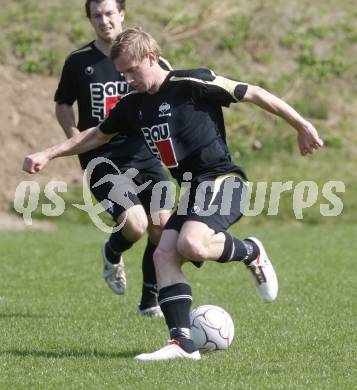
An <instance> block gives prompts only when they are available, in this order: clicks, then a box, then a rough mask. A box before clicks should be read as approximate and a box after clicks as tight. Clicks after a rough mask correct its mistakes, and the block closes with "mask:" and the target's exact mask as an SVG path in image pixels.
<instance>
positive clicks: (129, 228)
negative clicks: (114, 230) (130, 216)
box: [123, 219, 148, 241]
mask: <svg viewBox="0 0 357 390" xmlns="http://www.w3.org/2000/svg"><path fill="white" fill-rule="evenodd" d="M147 227H148V223H147V220H145V219H143V220H139V221H138V220H136V221H128V223H126V224H125V225H124V227H123V234H124V236H125V237H126V238H127V239H128V240H130V241H137V240H139V239H140V238H141V237H142V236H143V235H144V234H145V232H146V229H147Z"/></svg>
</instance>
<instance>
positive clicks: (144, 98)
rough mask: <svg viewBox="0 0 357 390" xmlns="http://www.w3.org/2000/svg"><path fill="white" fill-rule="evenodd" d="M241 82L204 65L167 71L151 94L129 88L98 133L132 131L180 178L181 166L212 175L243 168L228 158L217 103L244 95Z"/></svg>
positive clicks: (235, 100) (186, 170)
mask: <svg viewBox="0 0 357 390" xmlns="http://www.w3.org/2000/svg"><path fill="white" fill-rule="evenodd" d="M246 90H247V84H244V83H241V82H239V81H235V80H231V79H228V78H225V77H222V76H217V75H215V74H214V73H213V72H212V71H210V70H208V69H194V70H184V71H183V70H181V71H171V72H170V73H169V74H168V76H167V77H166V79H165V81H164V82H163V84H162V85H161V87H160V89H159V91H158V92H157V93H155V94H152V95H149V94H148V93H138V92H132V93H129V94H128V95H127V96H126V97H125V98H124V99H122V101H121V102H120V103H119V104H118V105H117V106H116V107H115V108H114V109H113V110H112V111H111V113H110V115H109V116H108V117H107V119H106V120H105V121H104V122H103V123H101V125H100V129H101V131H103V132H104V133H114V132H119V133H120V134H128V133H130V132H131V133H136V134H140V133H141V135H142V136H143V137H144V138H145V141H146V143H147V145H148V147H149V149H150V150H151V152H152V153H153V155H155V156H157V157H159V158H160V159H161V160H162V162H163V163H164V164H165V165H166V166H167V167H168V168H169V169H170V171H171V173H172V175H173V176H174V177H175V178H176V179H177V180H178V181H179V182H180V181H181V180H182V175H183V173H184V172H192V173H193V176H194V177H196V178H197V177H202V178H205V177H212V176H215V175H217V176H218V175H221V174H222V173H225V172H238V173H239V174H240V175H242V176H243V177H244V178H245V174H244V172H243V170H242V169H241V168H240V167H238V166H236V165H235V164H234V163H233V162H232V159H231V156H230V154H229V151H228V148H227V144H226V134H225V127H224V120H223V112H222V106H229V105H230V103H233V102H238V101H239V100H240V99H242V98H243V97H244V94H245V92H246Z"/></svg>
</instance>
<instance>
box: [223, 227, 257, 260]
mask: <svg viewBox="0 0 357 390" xmlns="http://www.w3.org/2000/svg"><path fill="white" fill-rule="evenodd" d="M222 233H223V234H224V235H225V236H226V241H225V242H224V249H223V253H222V255H221V257H220V258H219V259H218V260H217V261H218V262H219V263H228V262H230V261H243V262H244V263H245V264H249V263H250V262H252V261H253V260H255V259H256V258H257V256H258V255H259V248H258V246H257V244H256V243H255V242H253V241H251V240H249V239H246V240H243V241H242V240H238V238H235V237H233V236H231V235H230V234H229V233H228V232H222Z"/></svg>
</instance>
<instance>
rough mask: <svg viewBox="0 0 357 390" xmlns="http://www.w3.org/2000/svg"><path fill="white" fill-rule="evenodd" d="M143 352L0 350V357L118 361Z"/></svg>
mask: <svg viewBox="0 0 357 390" xmlns="http://www.w3.org/2000/svg"><path fill="white" fill-rule="evenodd" d="M141 352H142V351H120V352H104V351H31V350H26V349H24V350H19V349H8V350H0V355H13V356H19V357H43V358H48V359H53V358H55V359H64V358H71V357H72V358H73V357H74V358H83V357H84V358H87V357H94V358H104V359H117V358H133V357H134V356H136V355H138V354H139V353H141Z"/></svg>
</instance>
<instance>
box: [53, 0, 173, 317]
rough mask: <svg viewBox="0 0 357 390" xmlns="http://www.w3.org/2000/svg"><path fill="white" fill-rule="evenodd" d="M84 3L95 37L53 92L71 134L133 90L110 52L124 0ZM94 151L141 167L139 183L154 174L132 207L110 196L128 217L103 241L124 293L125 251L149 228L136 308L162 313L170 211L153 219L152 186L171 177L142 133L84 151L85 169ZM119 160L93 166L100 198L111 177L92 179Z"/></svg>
mask: <svg viewBox="0 0 357 390" xmlns="http://www.w3.org/2000/svg"><path fill="white" fill-rule="evenodd" d="M85 9H86V14H87V17H88V19H89V20H90V22H91V24H92V26H93V28H94V30H95V32H96V35H97V38H96V40H94V41H92V42H90V43H89V44H87V45H85V46H84V47H82V48H81V49H79V50H76V51H74V52H73V53H71V54H70V55H69V56H68V58H67V59H66V61H65V64H64V67H63V71H62V75H61V79H60V82H59V85H58V89H57V91H56V94H55V101H56V115H57V119H58V121H59V123H60V125H61V126H62V128H63V130H64V131H65V133H66V135H67V137H71V136H73V135H74V134H76V133H78V132H79V131H83V130H86V129H88V128H89V127H95V126H97V125H98V124H99V123H100V122H102V121H103V120H104V119H105V117H106V116H107V115H108V114H109V111H110V110H111V109H112V108H113V107H114V106H115V104H116V103H117V102H118V101H119V99H120V98H121V97H122V96H123V95H125V94H126V93H128V92H129V90H130V87H129V85H128V84H127V83H126V81H125V79H124V77H123V75H121V74H120V73H119V72H118V71H117V70H116V69H115V67H114V65H113V63H112V61H111V60H110V58H109V57H108V55H109V48H110V44H111V43H112V42H113V40H114V38H115V37H116V36H117V35H118V34H119V33H120V32H121V31H122V21H123V19H124V14H125V0H117V1H116V0H99V1H98V0H87V1H86V4H85ZM160 64H161V66H163V67H164V68H165V69H169V68H170V67H169V64H167V63H166V61H165V60H163V59H162V58H160ZM75 101H77V103H78V114H79V115H78V116H79V118H78V124H77V125H76V123H75V114H74V110H73V107H72V105H73V103H74V102H75ZM96 157H104V158H106V159H109V160H110V161H112V162H113V163H114V164H115V166H116V167H117V168H118V169H119V170H120V171H121V172H125V171H126V170H127V169H128V168H135V169H137V170H139V174H138V175H137V176H136V177H135V179H134V181H136V184H138V185H140V184H143V183H145V182H147V181H148V180H152V184H151V185H150V186H148V187H147V189H145V190H144V191H142V192H141V193H140V194H138V196H133V195H131V198H130V200H131V201H132V203H133V204H134V206H133V207H130V208H129V209H128V210H125V209H124V207H123V205H119V204H118V203H115V202H112V207H110V208H109V209H108V210H107V211H108V212H109V213H110V214H111V216H112V217H113V219H114V220H115V221H116V222H117V223H122V221H123V219H124V217H125V218H126V221H125V225H124V227H123V228H122V229H121V230H119V231H118V232H116V233H114V234H112V235H111V237H110V238H109V241H107V242H105V243H104V246H103V258H104V272H103V275H104V279H105V280H106V282H107V284H108V285H109V287H110V288H111V289H112V290H113V292H114V293H116V294H123V293H124V292H125V289H126V275H125V269H124V260H123V257H122V253H123V252H124V251H126V250H128V249H129V248H130V247H131V246H132V245H133V244H134V242H135V241H137V240H138V239H139V238H140V237H141V236H142V235H143V234H144V233H145V231H146V230H148V232H149V238H148V241H147V245H146V249H145V252H144V257H143V262H142V270H143V287H142V296H141V302H140V304H139V306H138V308H137V312H138V314H143V315H149V316H160V315H162V313H161V310H160V308H159V306H158V303H157V294H156V276H155V269H154V264H153V253H154V250H155V248H156V244H157V243H158V241H159V238H160V234H161V231H162V227H163V225H164V224H165V222H166V221H167V219H168V217H169V215H170V214H169V212H168V211H164V210H162V211H161V212H160V216H159V218H160V219H161V221H162V224H161V225H159V226H156V225H154V224H152V223H151V218H150V216H149V206H150V199H151V188H152V186H153V185H155V183H157V182H158V181H162V180H168V179H167V177H166V176H165V174H164V172H163V169H162V167H161V164H160V162H159V161H158V160H157V159H156V158H154V157H153V156H152V154H151V153H150V151H149V150H148V149H147V148H146V146H145V143H144V142H143V139H142V137H140V136H138V135H133V136H130V137H127V136H116V137H114V138H113V139H111V140H110V142H109V143H107V144H105V145H103V146H101V147H99V148H96V149H95V150H92V151H90V152H87V153H82V154H80V155H79V160H80V164H81V167H82V168H83V169H86V167H87V165H88V163H89V162H90V161H91V160H92V159H94V158H96ZM115 166H114V167H113V166H111V165H110V164H108V163H106V162H102V163H98V164H97V165H96V166H95V169H94V170H93V171H92V175H91V178H90V189H91V192H92V193H93V194H94V196H95V198H96V199H97V200H98V201H100V202H101V201H103V200H104V199H107V198H108V193H109V192H110V190H111V189H112V185H113V183H111V182H110V181H107V182H105V183H102V184H101V185H99V186H94V185H95V184H96V183H97V182H98V181H99V180H100V179H101V178H103V177H105V175H108V174H116V173H117V171H116V169H115ZM147 215H148V217H147Z"/></svg>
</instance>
